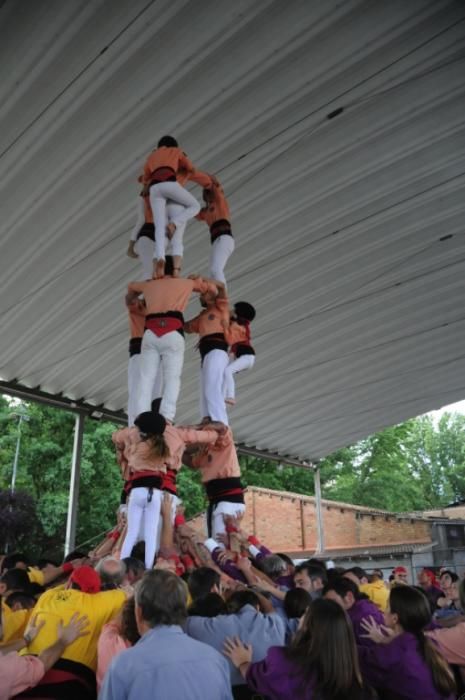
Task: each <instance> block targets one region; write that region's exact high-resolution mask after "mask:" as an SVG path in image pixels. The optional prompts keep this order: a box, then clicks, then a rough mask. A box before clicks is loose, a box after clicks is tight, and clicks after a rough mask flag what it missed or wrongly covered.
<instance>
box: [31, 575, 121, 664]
mask: <svg viewBox="0 0 465 700" xmlns="http://www.w3.org/2000/svg"><path fill="white" fill-rule="evenodd" d="M83 568H87V567H83ZM78 571H79V569H77V570H76V572H78ZM125 600H126V595H125V593H124V592H123V591H121V590H114V591H104V592H102V593H90V592H89V593H88V592H84V591H82V590H72V589H69V590H63V589H59V588H51V589H50V590H48V591H46V592H45V593H43V595H42V596H41V597H40V598H39V600H38V601H37V605H36V607H35V609H34V615H37V621H38V622H41V621H42V620H43V621H44V623H45V624H44V627H43V628H42V629H41V631H40V632H39V634H38V635H37V637H36V639H35V640H34V641H33V642H32V644H30V645H29V647H28V653H29V654H39V653H40V652H41V651H43V650H44V649H45V648H46V647H48V646H49V645H50V643H51V641H53V638H54V635H55V630H56V626H57V623H58V622H59V621H60V620H62V621H63V622H64V623H65V624H66V623H68V622H69V620H70V619H71V618H72V616H73V615H74V614H75V613H79V614H81V615H82V614H85V615H87V617H88V618H89V622H90V629H89V634H88V635H86V636H85V637H80V638H79V639H77V640H76V641H75V642H74V643H73V644H71V645H70V646H69V647H67V649H66V650H65V652H64V654H63V657H62V658H63V659H66V660H68V661H71V662H74V663H76V664H79V665H83V666H85V667H87V668H88V669H91V670H92V671H95V669H96V667H97V643H98V638H99V635H100V632H101V629H102V627H103V625H104V624H106V623H107V622H109V621H110V620H111V619H112V618H113V617H115V615H117V614H118V612H119V611H120V609H121V608H122V606H123V604H124V601H125Z"/></svg>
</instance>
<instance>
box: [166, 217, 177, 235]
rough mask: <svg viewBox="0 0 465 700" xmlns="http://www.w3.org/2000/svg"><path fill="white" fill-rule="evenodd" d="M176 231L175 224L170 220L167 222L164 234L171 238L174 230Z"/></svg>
mask: <svg viewBox="0 0 465 700" xmlns="http://www.w3.org/2000/svg"><path fill="white" fill-rule="evenodd" d="M175 231H176V224H174V223H173V222H172V221H171V222H170V223H169V224H168V226H167V227H166V235H167V236H168V238H169V240H171V239H172V238H173V236H174V232H175Z"/></svg>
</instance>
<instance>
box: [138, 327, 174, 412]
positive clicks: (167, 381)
mask: <svg viewBox="0 0 465 700" xmlns="http://www.w3.org/2000/svg"><path fill="white" fill-rule="evenodd" d="M160 363H163V384H164V386H163V395H162V401H161V406H160V413H161V414H162V415H163V416H164V417H165V418H166V419H167V420H171V421H172V420H174V416H175V415H176V402H177V400H178V396H179V390H180V388H181V372H182V366H183V363H184V338H183V336H182V335H181V334H180V333H178V332H177V331H171V332H170V333H165V335H162V336H160V337H158V336H157V335H155V333H152V331H149V330H146V331H145V333H144V337H143V338H142V352H141V355H140V383H139V391H138V394H139V400H138V402H137V413H138V414H139V413H142V412H143V411H150V408H151V404H152V390H153V386H154V383H155V380H156V377H157V375H158V372H159V369H160Z"/></svg>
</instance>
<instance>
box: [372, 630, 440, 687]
mask: <svg viewBox="0 0 465 700" xmlns="http://www.w3.org/2000/svg"><path fill="white" fill-rule="evenodd" d="M358 654H359V659H360V668H361V671H362V675H363V677H364V678H365V680H366V681H367V682H368V683H370V684H371V685H372V686H373V687H374V688H377V689H379V690H383V691H386V690H388V691H390V693H391V695H389V697H390V698H392V700H419V699H420V698H421V700H453V696H452V695H449V696H445V695H441V694H440V693H439V691H438V690H436V688H435V686H434V683H433V676H432V674H431V670H430V669H429V667H428V666H427V665H426V662H425V660H424V659H423V657H422V656H421V654H420V651H419V649H418V641H417V640H416V638H415V637H414V635H413V634H410V633H409V632H404V633H403V634H400V635H399V636H398V637H394V639H393V640H392V642H389V644H377V645H375V646H372V647H365V646H364V647H362V646H359V647H358Z"/></svg>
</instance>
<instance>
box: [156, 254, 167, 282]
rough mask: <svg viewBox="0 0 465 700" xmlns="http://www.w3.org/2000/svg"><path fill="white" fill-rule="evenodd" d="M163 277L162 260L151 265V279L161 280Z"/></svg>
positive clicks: (163, 264)
mask: <svg viewBox="0 0 465 700" xmlns="http://www.w3.org/2000/svg"><path fill="white" fill-rule="evenodd" d="M164 276H165V261H164V260H163V258H160V260H157V261H156V262H155V261H154V263H153V279H161V278H162V277H164Z"/></svg>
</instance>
